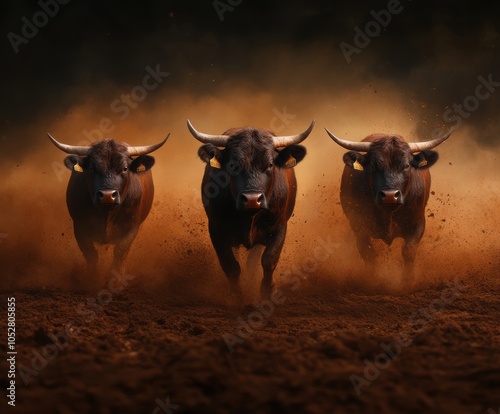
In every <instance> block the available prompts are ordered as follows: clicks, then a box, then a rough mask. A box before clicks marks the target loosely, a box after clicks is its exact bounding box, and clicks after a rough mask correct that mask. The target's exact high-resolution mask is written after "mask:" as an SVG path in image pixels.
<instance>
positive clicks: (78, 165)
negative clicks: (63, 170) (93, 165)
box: [73, 163, 83, 172]
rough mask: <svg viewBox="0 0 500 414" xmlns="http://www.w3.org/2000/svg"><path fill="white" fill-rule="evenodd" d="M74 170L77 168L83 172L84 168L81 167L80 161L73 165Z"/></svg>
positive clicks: (77, 170)
mask: <svg viewBox="0 0 500 414" xmlns="http://www.w3.org/2000/svg"><path fill="white" fill-rule="evenodd" d="M73 170H75V171H76V172H83V168H82V167H80V164H78V163H76V164H75V165H73Z"/></svg>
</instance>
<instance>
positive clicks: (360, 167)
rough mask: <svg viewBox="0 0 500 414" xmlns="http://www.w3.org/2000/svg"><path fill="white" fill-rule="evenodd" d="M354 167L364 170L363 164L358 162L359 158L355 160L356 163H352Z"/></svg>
mask: <svg viewBox="0 0 500 414" xmlns="http://www.w3.org/2000/svg"><path fill="white" fill-rule="evenodd" d="M352 168H354V169H355V170H358V171H363V170H364V168H363V166H362V165H361V164H360V163H359V162H358V160H356V161H354V163H353V164H352Z"/></svg>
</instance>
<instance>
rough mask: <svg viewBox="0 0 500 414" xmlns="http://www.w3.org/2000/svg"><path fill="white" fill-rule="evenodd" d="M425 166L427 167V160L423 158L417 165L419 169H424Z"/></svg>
mask: <svg viewBox="0 0 500 414" xmlns="http://www.w3.org/2000/svg"><path fill="white" fill-rule="evenodd" d="M426 165H427V160H426V159H425V158H424V159H423V160H422V161H420V162H419V163H418V166H419V167H425V166H426Z"/></svg>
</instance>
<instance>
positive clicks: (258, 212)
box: [188, 124, 313, 297]
mask: <svg viewBox="0 0 500 414" xmlns="http://www.w3.org/2000/svg"><path fill="white" fill-rule="evenodd" d="M188 126H189V127H190V130H191V132H192V133H193V135H194V136H195V137H196V138H197V139H199V140H200V141H202V142H205V145H203V146H202V147H201V148H200V150H199V152H198V154H199V156H200V158H201V159H202V160H203V161H205V162H206V163H207V166H206V168H205V174H204V176H203V180H202V187H201V190H202V199H203V204H204V208H205V212H206V213H207V217H208V227H209V233H210V238H211V241H212V244H213V246H214V249H215V251H216V253H217V256H218V259H219V263H220V265H221V267H222V269H223V271H224V272H225V274H226V276H227V278H228V280H229V282H230V284H231V288H232V290H233V291H234V292H237V293H241V291H240V287H239V280H238V279H239V276H240V273H241V268H240V265H239V263H238V261H237V260H236V258H235V256H234V253H233V249H232V248H233V247H238V246H241V245H243V246H244V247H246V248H247V249H251V248H252V247H254V246H256V245H263V246H265V249H264V252H263V254H262V259H261V263H262V267H263V270H264V277H263V280H262V284H261V293H262V295H263V296H265V297H268V296H269V295H270V294H271V292H272V287H273V273H274V270H275V268H276V266H277V264H278V260H279V257H280V254H281V250H282V248H283V244H284V241H285V236H286V230H287V222H288V219H289V218H290V217H291V215H292V213H293V209H294V206H295V197H296V193H297V182H296V179H295V173H294V170H293V168H292V167H293V166H295V165H296V164H297V163H298V162H300V161H301V160H302V159H303V158H304V156H305V153H306V151H305V148H304V147H302V146H299V145H294V144H295V143H298V142H300V141H302V140H304V139H305V138H306V137H307V136H308V135H309V133H310V131H311V130H312V127H313V124H311V126H310V128H309V129H308V130H307V131H305V132H304V133H302V134H300V135H298V136H294V137H284V139H282V138H281V137H275V136H274V135H273V134H272V133H271V132H269V131H265V130H260V129H255V128H237V129H231V130H229V131H226V132H225V133H224V135H223V136H217V137H215V139H214V138H213V137H210V136H208V138H207V135H205V134H201V133H198V132H197V131H196V130H194V128H193V127H192V126H191V125H190V124H188ZM217 139H218V140H217ZM211 142H215V144H216V145H214V144H213V143H211ZM217 146H219V148H223V149H219V148H217ZM280 147H281V148H283V149H281V150H280V151H278V150H277V148H280Z"/></svg>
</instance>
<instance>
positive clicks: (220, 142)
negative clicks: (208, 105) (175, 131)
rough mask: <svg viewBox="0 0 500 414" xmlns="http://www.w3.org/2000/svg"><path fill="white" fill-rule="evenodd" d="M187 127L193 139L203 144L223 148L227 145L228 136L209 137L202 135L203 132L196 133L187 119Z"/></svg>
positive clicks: (208, 135)
mask: <svg viewBox="0 0 500 414" xmlns="http://www.w3.org/2000/svg"><path fill="white" fill-rule="evenodd" d="M187 127H188V129H189V132H191V134H192V135H193V137H195V138H196V139H197V140H198V141H200V142H203V143H204V144H214V145H215V146H216V147H225V146H226V145H227V140H228V139H229V135H210V134H204V133H203V132H198V131H197V130H196V129H195V128H194V126H193V125H192V124H191V122H189V119H188V120H187Z"/></svg>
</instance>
